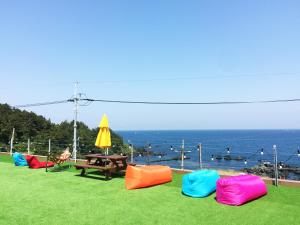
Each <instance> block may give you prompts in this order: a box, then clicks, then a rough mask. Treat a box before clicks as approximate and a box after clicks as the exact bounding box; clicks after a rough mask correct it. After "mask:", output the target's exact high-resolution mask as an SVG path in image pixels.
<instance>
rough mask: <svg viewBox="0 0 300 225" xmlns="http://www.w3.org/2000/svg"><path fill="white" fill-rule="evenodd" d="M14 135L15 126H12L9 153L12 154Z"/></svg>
mask: <svg viewBox="0 0 300 225" xmlns="http://www.w3.org/2000/svg"><path fill="white" fill-rule="evenodd" d="M14 137H15V128H13V132H12V135H11V139H10V155H12V150H13V147H14Z"/></svg>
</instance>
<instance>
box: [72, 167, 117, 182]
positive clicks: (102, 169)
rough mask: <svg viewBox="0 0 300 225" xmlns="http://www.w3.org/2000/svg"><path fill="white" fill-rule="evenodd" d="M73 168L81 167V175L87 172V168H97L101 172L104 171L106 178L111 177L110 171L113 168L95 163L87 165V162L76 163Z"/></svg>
mask: <svg viewBox="0 0 300 225" xmlns="http://www.w3.org/2000/svg"><path fill="white" fill-rule="evenodd" d="M75 168H76V169H77V170H80V169H81V173H80V175H81V176H84V175H85V174H86V173H87V169H97V170H99V171H101V172H104V175H105V179H106V180H108V179H109V178H111V172H112V170H113V167H111V166H97V165H89V164H82V165H79V164H76V165H75Z"/></svg>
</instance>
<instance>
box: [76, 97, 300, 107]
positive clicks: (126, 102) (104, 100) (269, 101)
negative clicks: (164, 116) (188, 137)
mask: <svg viewBox="0 0 300 225" xmlns="http://www.w3.org/2000/svg"><path fill="white" fill-rule="evenodd" d="M81 100H85V101H91V102H106V103H122V104H149V105H230V104H257V103H280V102H299V101H300V99H299V98H296V99H277V100H266V101H223V102H151V101H127V100H125V101H124V100H107V99H90V98H87V99H81Z"/></svg>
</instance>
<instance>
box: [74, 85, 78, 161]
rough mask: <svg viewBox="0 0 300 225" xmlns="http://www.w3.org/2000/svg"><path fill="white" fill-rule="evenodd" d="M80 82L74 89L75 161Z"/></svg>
mask: <svg viewBox="0 0 300 225" xmlns="http://www.w3.org/2000/svg"><path fill="white" fill-rule="evenodd" d="M77 89H78V82H75V87H74V98H73V99H74V137H73V159H74V161H75V162H76V159H77V114H78V100H79V99H78V93H77Z"/></svg>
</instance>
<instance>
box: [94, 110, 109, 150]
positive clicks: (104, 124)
mask: <svg viewBox="0 0 300 225" xmlns="http://www.w3.org/2000/svg"><path fill="white" fill-rule="evenodd" d="M99 128H100V129H99V133H98V135H97V139H96V142H95V146H96V147H98V148H102V149H106V155H107V154H108V148H109V147H110V146H111V138H110V131H109V126H108V118H107V116H106V115H105V114H104V115H103V117H102V119H101V122H100V125H99Z"/></svg>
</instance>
